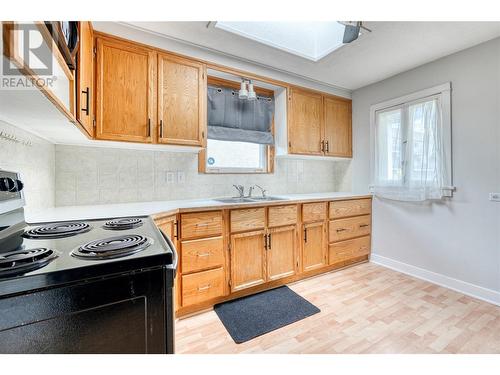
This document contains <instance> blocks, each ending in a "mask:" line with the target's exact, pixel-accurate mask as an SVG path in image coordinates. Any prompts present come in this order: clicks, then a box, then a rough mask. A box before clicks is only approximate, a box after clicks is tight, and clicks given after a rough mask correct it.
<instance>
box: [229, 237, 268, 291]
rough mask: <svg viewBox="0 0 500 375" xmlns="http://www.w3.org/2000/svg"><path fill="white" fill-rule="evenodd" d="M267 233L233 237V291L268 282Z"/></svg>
mask: <svg viewBox="0 0 500 375" xmlns="http://www.w3.org/2000/svg"><path fill="white" fill-rule="evenodd" d="M265 234H266V233H265V231H263V230H261V231H255V232H248V233H240V234H233V235H232V236H231V291H232V292H235V291H238V290H241V289H245V288H249V287H252V286H255V285H259V284H263V283H264V282H266V252H265V249H264V241H265V237H264V236H265Z"/></svg>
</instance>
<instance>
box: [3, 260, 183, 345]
mask: <svg viewBox="0 0 500 375" xmlns="http://www.w3.org/2000/svg"><path fill="white" fill-rule="evenodd" d="M166 273H167V271H166V269H165V267H158V268H154V269H149V270H144V271H141V272H137V273H131V274H127V275H120V276H115V277H108V278H106V279H99V280H95V281H91V280H88V281H86V282H82V283H79V284H76V285H74V284H73V285H67V286H61V287H58V288H52V289H47V290H41V291H34V292H31V293H27V294H24V295H17V296H11V297H6V298H3V299H0V311H1V312H2V318H1V319H0V353H88V354H90V353H92V354H94V353H95V354H107V353H110V354H113V353H122V354H123V353H125V354H132V353H133V354H136V353H137V354H140V353H167V352H173V332H169V330H171V329H173V325H172V324H168V323H167V321H168V319H173V317H172V316H167V315H168V314H167V311H168V304H169V303H170V304H171V301H168V300H167V299H166V297H167V296H168V295H169V294H170V296H171V290H170V291H167V286H166V285H167V283H166V277H167V276H166ZM168 338H170V339H168ZM167 347H169V348H167Z"/></svg>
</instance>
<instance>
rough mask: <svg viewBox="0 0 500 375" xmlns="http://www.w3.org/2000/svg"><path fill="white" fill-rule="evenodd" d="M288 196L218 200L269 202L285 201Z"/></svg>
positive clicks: (229, 201)
mask: <svg viewBox="0 0 500 375" xmlns="http://www.w3.org/2000/svg"><path fill="white" fill-rule="evenodd" d="M283 200H286V198H280V197H252V198H239V197H238V198H217V199H214V201H216V202H221V203H256V202H269V201H283Z"/></svg>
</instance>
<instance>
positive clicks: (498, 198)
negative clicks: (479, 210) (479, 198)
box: [490, 193, 500, 202]
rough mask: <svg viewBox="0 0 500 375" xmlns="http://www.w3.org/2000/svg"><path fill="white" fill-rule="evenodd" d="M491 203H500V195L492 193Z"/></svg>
mask: <svg viewBox="0 0 500 375" xmlns="http://www.w3.org/2000/svg"><path fill="white" fill-rule="evenodd" d="M490 201H492V202H500V193H490Z"/></svg>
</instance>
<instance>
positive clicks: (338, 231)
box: [337, 228, 347, 233]
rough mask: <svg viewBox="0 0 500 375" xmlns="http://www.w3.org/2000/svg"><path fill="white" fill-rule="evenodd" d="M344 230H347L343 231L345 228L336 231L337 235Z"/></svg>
mask: <svg viewBox="0 0 500 375" xmlns="http://www.w3.org/2000/svg"><path fill="white" fill-rule="evenodd" d="M346 230H347V229H345V228H339V229H337V233H339V232H345V231H346Z"/></svg>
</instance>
